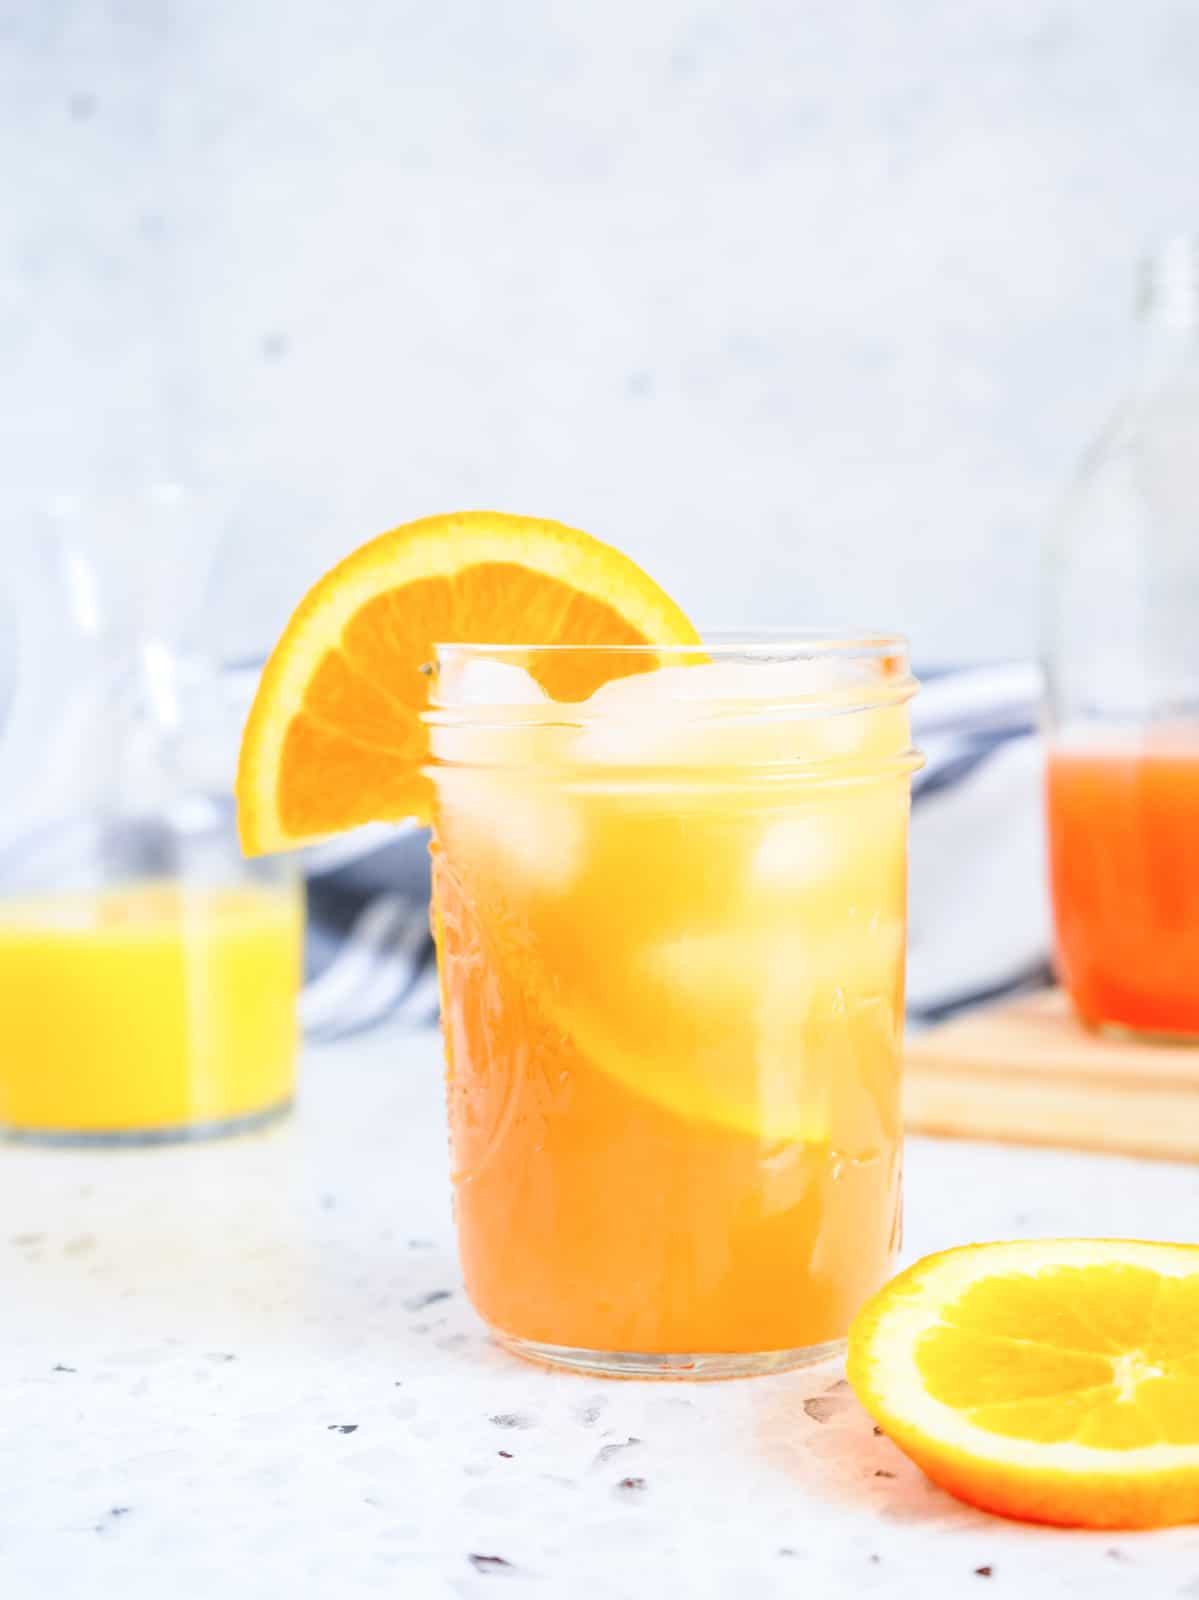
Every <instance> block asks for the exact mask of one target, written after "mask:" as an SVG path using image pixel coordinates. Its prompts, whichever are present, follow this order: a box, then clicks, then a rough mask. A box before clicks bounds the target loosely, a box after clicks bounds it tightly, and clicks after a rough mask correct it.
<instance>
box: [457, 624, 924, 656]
mask: <svg viewBox="0 0 1199 1600" xmlns="http://www.w3.org/2000/svg"><path fill="white" fill-rule="evenodd" d="M433 651H434V655H435V657H436V658H437V660H438V661H440V660H441V659H442V658H443V657H444V656H449V655H452V654H461V655H464V656H488V657H493V658H494V657H497V656H498V657H503V656H516V655H519V656H531V655H547V656H548V655H582V654H584V653H586V654H588V655H612V656H624V655H645V654H647V653H649V654H653V655H657V656H667V657H677V656H683V655H694V654H695V653H696V651H703V652H704V654H705V655H715V656H726V655H730V656H732V655H740V656H755V655H760V656H766V657H770V658H775V657H777V656H779V655H796V656H798V655H812V654H822V655H833V654H837V653H841V654H844V655H853V656H880V657H886V656H894V655H898V656H901V657H902V658H903V659H904V661H905V662H906V660H907V657H908V654H909V643H908V638H907V635H906V634H902V633H897V632H894V631H893V630H890V629H885V628H859V627H816V628H782V627H780V628H752V629H745V628H711V629H707V630H701V632H700V635H699V638H698V639H697V640H695V641H694V642H692V643H690V644H678V643H671V644H662V643H658V642H657V641H655V640H653V639H646V640H643V641H641V642H640V643H637V644H633V643H628V644H602V643H594V644H588V643H570V644H563V643H559V644H544V643H542V644H538V643H536V642H534V641H529V642H527V643H526V642H520V643H511V642H507V643H503V644H488V643H487V642H486V641H485V640H482V639H460V640H444V641H439V642H437V643H435V644H434V646H433Z"/></svg>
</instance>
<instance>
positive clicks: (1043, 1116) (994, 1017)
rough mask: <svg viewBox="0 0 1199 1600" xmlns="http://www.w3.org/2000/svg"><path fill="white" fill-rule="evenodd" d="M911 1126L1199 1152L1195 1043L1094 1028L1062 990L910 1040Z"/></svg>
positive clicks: (1084, 1145) (966, 1135) (963, 1135)
mask: <svg viewBox="0 0 1199 1600" xmlns="http://www.w3.org/2000/svg"><path fill="white" fill-rule="evenodd" d="M905 1060H906V1083H905V1088H904V1097H905V1117H906V1122H907V1127H908V1131H909V1132H911V1133H930V1134H940V1135H942V1136H945V1137H950V1138H955V1139H1000V1140H1009V1141H1011V1142H1013V1143H1016V1144H1048V1145H1058V1146H1062V1147H1064V1148H1067V1149H1073V1150H1110V1151H1119V1152H1123V1153H1124V1154H1127V1155H1139V1156H1158V1157H1162V1158H1165V1159H1169V1160H1174V1161H1189V1160H1196V1159H1199V1046H1191V1045H1172V1044H1161V1045H1152V1044H1141V1043H1133V1042H1127V1043H1126V1042H1124V1041H1122V1040H1117V1039H1108V1038H1105V1037H1103V1036H1102V1035H1098V1034H1092V1033H1089V1032H1088V1031H1087V1030H1086V1029H1085V1028H1083V1027H1081V1026H1080V1025H1079V1023H1078V1022H1077V1021H1075V1019H1074V1016H1073V1013H1072V1012H1071V1010H1070V1007H1069V1005H1068V1004H1067V1002H1066V999H1065V996H1064V995H1063V994H1062V993H1061V992H1060V991H1058V990H1054V991H1051V992H1049V993H1046V994H1036V995H1024V996H1022V997H1021V998H1020V999H1018V1000H1012V1001H1008V1002H1007V1003H1006V1004H1001V1005H996V1006H992V1007H988V1008H986V1009H984V1010H982V1011H975V1012H971V1013H970V1014H969V1015H968V1016H965V1017H961V1018H957V1019H955V1020H954V1021H952V1022H946V1023H943V1024H942V1025H941V1026H940V1027H937V1028H931V1029H929V1031H928V1032H927V1033H922V1034H917V1035H916V1036H915V1037H914V1038H912V1039H910V1040H909V1041H908V1045H907V1050H906V1053H905Z"/></svg>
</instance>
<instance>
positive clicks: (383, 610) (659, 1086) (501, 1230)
mask: <svg viewBox="0 0 1199 1600" xmlns="http://www.w3.org/2000/svg"><path fill="white" fill-rule="evenodd" d="M471 639H478V640H485V641H487V642H486V643H483V644H469V643H464V642H462V641H467V640H471ZM913 689H914V684H913V681H912V679H911V677H910V676H909V674H908V670H907V653H906V649H905V647H904V645H903V643H902V641H899V640H897V639H894V638H879V637H870V638H857V639H854V638H844V637H842V636H839V635H832V634H829V635H820V634H812V635H808V636H805V637H804V638H801V639H796V640H792V641H786V640H780V639H773V640H769V641H762V640H757V641H743V642H735V641H734V642H730V643H724V644H721V645H718V646H713V645H710V644H701V642H700V639H699V635H698V634H697V633H696V631H695V628H694V627H693V626H692V624H691V623H690V622H689V620H688V619H687V617H686V616H685V615H684V613H683V612H682V611H680V610H679V608H678V606H677V605H676V604H675V603H674V602H673V601H672V600H671V599H670V597H669V596H668V595H667V594H665V593H664V591H663V590H662V589H660V588H659V587H658V585H657V584H656V583H654V581H653V580H652V578H650V577H649V575H648V574H647V573H645V572H643V571H642V570H641V568H640V567H638V566H637V564H636V563H635V562H633V561H631V560H630V559H629V557H628V556H626V555H623V554H622V553H621V552H620V551H619V550H616V549H614V548H613V547H612V546H611V545H606V544H603V543H601V542H600V541H599V540H596V539H593V538H591V537H589V536H588V535H587V534H585V533H581V532H580V531H579V530H578V529H577V528H568V527H565V526H563V525H562V524H561V523H557V522H548V521H545V520H543V519H540V518H535V517H517V516H511V515H508V514H506V513H503V512H497V511H464V512H453V513H450V514H448V515H445V516H439V517H427V518H424V519H423V520H421V521H420V522H413V523H409V524H407V525H406V526H403V527H399V528H392V529H391V530H390V531H389V532H387V533H383V534H380V535H379V536H378V537H377V538H375V539H372V540H370V541H369V542H368V543H367V544H365V545H362V546H361V547H360V548H359V549H357V550H355V551H352V552H351V553H350V554H349V555H348V556H346V557H345V559H344V560H343V561H341V562H340V563H339V564H338V565H337V566H336V567H334V568H333V569H332V570H331V571H330V572H328V573H326V575H325V576H324V577H323V578H322V579H320V581H319V582H318V583H316V584H315V585H314V586H313V588H312V589H311V590H310V591H309V592H308V594H307V595H306V596H305V597H304V598H303V600H302V601H301V602H300V604H299V605H298V606H297V607H296V610H295V611H294V613H293V614H292V617H291V619H290V621H289V622H288V624H287V627H286V628H285V629H284V632H283V634H282V636H281V638H280V639H279V642H278V643H277V645H276V646H275V649H274V651H273V652H272V654H271V658H270V661H269V662H268V663H267V666H266V670H265V671H264V673H263V675H262V680H261V683H260V685H259V688H258V693H257V695H256V697H255V701H254V705H253V707H252V708H251V711H250V716H249V719H248V721H247V723H246V728H245V733H244V735H243V738H242V748H241V758H240V762H239V766H238V778H237V791H236V792H237V806H238V829H239V833H240V837H241V841H242V846H243V848H244V849H245V850H246V851H247V852H249V853H252V854H265V853H267V852H271V851H277V850H286V849H291V848H294V847H295V846H297V845H302V844H305V843H307V842H309V841H311V840H314V839H318V838H321V837H323V836H326V835H328V834H330V833H333V832H337V831H340V830H342V829H344V828H349V827H352V826H354V825H355V824H357V823H361V822H368V821H372V820H387V819H395V818H400V817H408V816H415V817H418V818H420V819H421V820H422V821H425V822H431V823H432V826H433V863H434V865H433V924H434V933H435V935H436V938H437V944H438V964H439V968H440V975H441V993H442V1014H443V1031H444V1037H445V1045H446V1066H447V1087H448V1099H449V1121H450V1143H451V1149H452V1158H453V1160H452V1168H453V1183H454V1199H455V1212H456V1216H457V1222H458V1240H459V1249H460V1254H461V1258H462V1266H463V1273H464V1277H465V1280H466V1288H467V1292H468V1293H469V1295H470V1297H471V1299H472V1301H473V1303H474V1305H475V1307H476V1309H477V1310H478V1311H479V1312H480V1314H481V1315H482V1316H483V1317H484V1319H485V1320H486V1321H487V1322H488V1323H489V1324H490V1326H491V1328H492V1329H493V1331H494V1332H495V1334H496V1336H497V1337H498V1338H499V1339H500V1340H501V1342H503V1343H504V1344H506V1345H507V1346H508V1348H510V1349H511V1350H514V1351H516V1352H517V1353H519V1354H522V1355H526V1356H529V1357H532V1358H533V1359H536V1360H541V1361H549V1362H558V1363H561V1364H564V1365H567V1366H573V1367H577V1368H582V1369H584V1370H590V1371H593V1372H597V1373H608V1374H613V1375H630V1374H644V1375H648V1376H658V1377H670V1376H701V1377H718V1376H731V1375H734V1374H739V1373H753V1372H767V1371H772V1370H777V1369H779V1368H782V1367H787V1366H795V1365H798V1364H799V1363H801V1362H803V1361H805V1360H808V1359H811V1358H813V1357H815V1356H820V1355H823V1354H825V1353H828V1352H830V1351H832V1350H834V1349H837V1348H838V1347H839V1346H840V1343H841V1342H842V1341H843V1339H844V1337H845V1334H846V1332H847V1329H848V1327H849V1322H850V1319H851V1317H852V1316H853V1314H854V1312H855V1311H856V1309H857V1308H858V1306H859V1305H860V1304H861V1302H862V1301H863V1300H864V1299H865V1297H866V1296H867V1295H869V1294H870V1293H872V1292H873V1291H874V1290H875V1289H876V1288H877V1287H878V1285H879V1284H880V1283H881V1282H882V1280H883V1279H884V1277H885V1276H886V1274H887V1272H888V1271H889V1269H890V1265H891V1261H892V1256H893V1252H894V1250H895V1246H896V1242H897V1238H898V1233H899V1181H900V1114H899V1065H900V1036H901V1030H902V1019H903V969H904V934H905V912H906V876H907V820H908V797H909V787H910V782H909V780H910V776H911V772H912V770H913V768H914V766H915V765H916V764H917V763H916V758H915V757H914V755H913V754H912V751H911V749H910V743H909V731H908V717H907V701H908V700H909V698H910V697H911V694H912V692H913Z"/></svg>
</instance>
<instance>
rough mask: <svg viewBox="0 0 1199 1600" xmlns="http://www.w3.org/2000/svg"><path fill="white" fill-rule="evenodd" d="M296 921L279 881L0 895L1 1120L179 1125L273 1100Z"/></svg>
mask: <svg viewBox="0 0 1199 1600" xmlns="http://www.w3.org/2000/svg"><path fill="white" fill-rule="evenodd" d="M301 925H302V912H301V906H300V900H299V895H298V892H297V891H295V890H294V889H291V888H285V887H283V886H281V885H280V886H271V887H268V886H266V885H262V886H257V885H249V884H239V885H237V886H234V887H228V888H220V887H209V886H203V887H201V886H195V887H191V886H186V885H184V884H182V883H179V882H166V881H164V882H161V883H159V882H145V883H138V884H129V885H126V886H123V887H110V888H106V889H102V890H96V891H82V890H81V891H78V892H74V893H65V892H64V893H61V894H54V895H52V894H43V895H38V896H31V897H29V898H27V899H14V900H10V901H8V902H4V903H0V1133H8V1134H11V1135H18V1136H21V1135H23V1136H26V1137H43V1138H64V1137H67V1138H78V1139H84V1140H96V1139H105V1138H112V1137H122V1136H129V1137H134V1138H139V1139H145V1138H166V1137H180V1136H187V1135H189V1134H194V1133H197V1132H213V1131H217V1130H219V1129H223V1128H226V1127H229V1126H231V1125H233V1124H238V1123H243V1122H246V1121H250V1120H257V1119H261V1118H263V1117H265V1116H267V1115H269V1114H271V1113H272V1112H275V1111H280V1110H282V1109H283V1108H284V1107H286V1106H287V1105H288V1104H289V1103H290V1100H291V1097H292V1091H293V1085H294V1078H295V1054H296V1020H295V1006H296V992H297V988H298V984H299V975H300V934H301Z"/></svg>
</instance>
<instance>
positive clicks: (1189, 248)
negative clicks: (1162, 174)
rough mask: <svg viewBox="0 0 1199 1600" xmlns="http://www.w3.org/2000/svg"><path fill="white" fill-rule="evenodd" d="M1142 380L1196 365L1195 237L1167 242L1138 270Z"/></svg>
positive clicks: (1198, 287)
mask: <svg viewBox="0 0 1199 1600" xmlns="http://www.w3.org/2000/svg"><path fill="white" fill-rule="evenodd" d="M1138 310H1139V313H1140V319H1141V327H1142V348H1141V368H1142V379H1143V381H1144V382H1145V383H1147V384H1156V383H1158V382H1160V381H1162V380H1163V379H1166V378H1169V377H1170V375H1171V374H1172V373H1173V372H1174V371H1175V370H1176V369H1178V368H1180V367H1183V366H1188V365H1191V364H1193V363H1196V362H1199V235H1194V236H1190V235H1180V236H1178V237H1177V238H1173V239H1169V240H1167V241H1166V243H1165V244H1164V245H1162V247H1161V248H1160V249H1159V250H1157V251H1156V252H1155V253H1154V254H1152V255H1151V256H1149V257H1147V259H1146V260H1145V261H1144V263H1143V264H1142V267H1141V279H1140V291H1139V294H1138Z"/></svg>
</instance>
